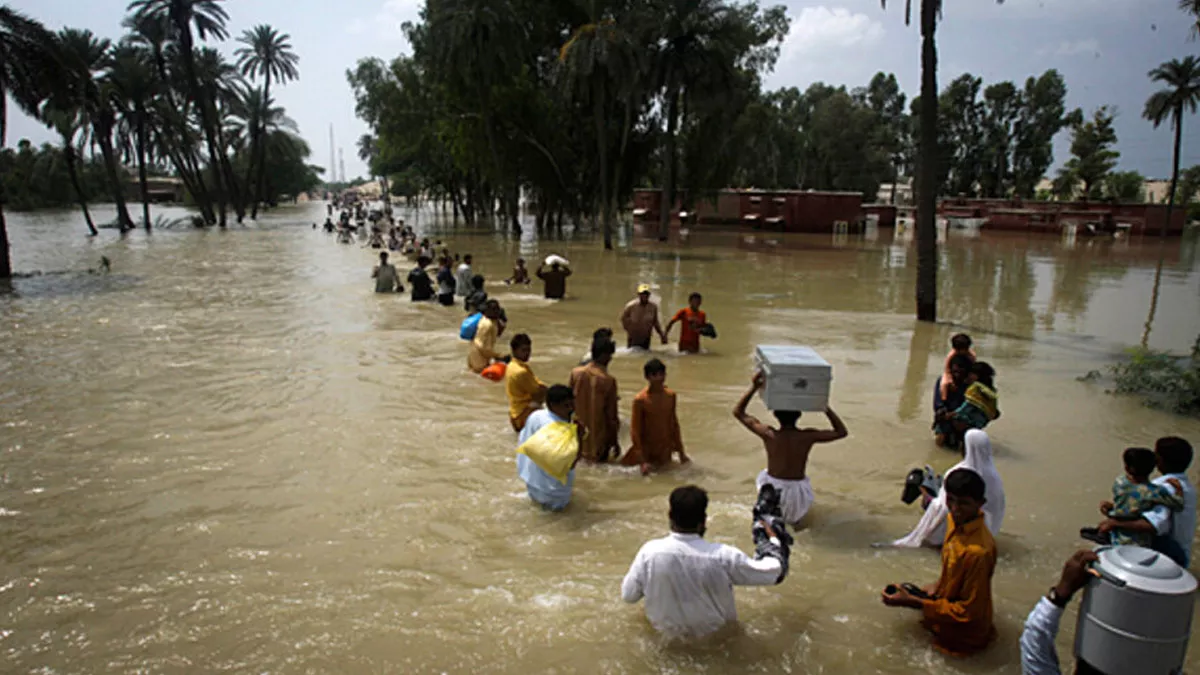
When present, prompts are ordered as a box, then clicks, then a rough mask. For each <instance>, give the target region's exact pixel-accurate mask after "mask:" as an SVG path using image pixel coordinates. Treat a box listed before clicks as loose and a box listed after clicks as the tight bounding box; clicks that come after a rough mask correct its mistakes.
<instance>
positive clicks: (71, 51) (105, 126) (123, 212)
mask: <svg viewBox="0 0 1200 675" xmlns="http://www.w3.org/2000/svg"><path fill="white" fill-rule="evenodd" d="M57 46H58V50H59V52H60V54H61V56H62V61H63V66H64V68H65V69H66V71H67V73H68V76H69V80H68V81H67V83H66V86H65V87H64V88H63V89H61V90H59V91H58V92H56V93H57V94H58V95H60V96H62V97H65V100H69V101H71V102H72V103H73V104H75V105H77V106H78V107H79V109H80V110H81V111H82V112H83V114H84V115H85V116H86V118H87V121H88V123H89V124H90V125H91V128H92V142H93V143H95V144H96V145H97V146H99V147H100V156H101V157H102V158H103V159H104V168H105V173H106V174H107V176H108V189H109V191H110V193H111V195H112V198H113V203H114V204H115V205H116V207H117V227H118V228H120V229H121V231H125V230H127V229H130V228H132V227H133V219H132V218H130V216H129V209H128V207H127V206H126V203H125V181H124V177H123V175H122V174H123V170H122V168H121V166H120V165H119V163H118V162H117V153H116V150H115V148H114V146H113V133H114V131H115V130H116V126H117V114H116V110H115V109H114V107H113V100H112V96H113V91H112V89H111V87H110V86H109V85H108V83H107V82H104V81H103V80H102V79H99V78H98V77H97V76H98V75H99V74H100V72H101V70H102V69H103V67H104V66H105V64H107V62H108V55H109V51H110V50H111V49H112V42H110V41H109V40H108V39H106V38H98V37H96V36H95V35H94V34H92V32H91V31H89V30H79V29H77V28H64V29H62V30H61V31H59V32H58V36H57Z"/></svg>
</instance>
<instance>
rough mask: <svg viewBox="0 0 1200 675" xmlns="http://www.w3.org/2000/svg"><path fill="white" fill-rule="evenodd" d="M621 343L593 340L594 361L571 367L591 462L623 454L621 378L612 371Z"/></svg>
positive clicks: (578, 415)
mask: <svg viewBox="0 0 1200 675" xmlns="http://www.w3.org/2000/svg"><path fill="white" fill-rule="evenodd" d="M616 350H617V345H616V344H615V343H614V342H613V341H612V340H610V339H608V338H604V337H601V338H597V339H596V340H593V341H592V361H591V363H589V364H587V365H585V366H579V367H578V368H576V369H574V370H572V371H571V379H570V380H569V381H568V384H569V386H570V387H571V389H572V391H574V392H575V419H577V420H578V421H579V423H580V424H581V425H582V426H583V428H584V429H587V434H586V435H585V436H584V437H583V449H582V451H581V454H582V456H583V457H584V458H585V459H587V460H588V461H591V462H607V461H608V460H609V459H610V456H611V458H615V457H617V456H618V455H620V454H621V448H620V446H619V445H618V444H617V431H618V429H620V426H621V423H620V420H618V419H617V380H616V378H614V377H613V376H612V375H609V374H608V364H609V363H610V362H612V357H613V353H614V352H616Z"/></svg>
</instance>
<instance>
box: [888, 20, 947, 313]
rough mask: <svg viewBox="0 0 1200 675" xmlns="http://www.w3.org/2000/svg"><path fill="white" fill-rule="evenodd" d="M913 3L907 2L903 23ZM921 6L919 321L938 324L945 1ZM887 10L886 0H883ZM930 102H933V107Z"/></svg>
mask: <svg viewBox="0 0 1200 675" xmlns="http://www.w3.org/2000/svg"><path fill="white" fill-rule="evenodd" d="M912 3H913V0H904V23H905V25H908V24H909V23H911V21H912ZM920 3H921V101H923V102H924V103H925V105H922V106H921V118H920V123H919V126H918V133H917V137H918V146H917V147H918V150H917V176H916V186H915V187H916V190H917V199H916V202H917V320H918V321H931V322H932V321H937V267H938V262H937V255H938V254H937V213H936V211H937V192H936V190H937V183H938V179H937V176H938V167H937V161H936V159H937V155H938V150H937V141H938V133H937V116H938V107H937V105H936V101H937V100H938V97H937V96H938V91H937V37H936V36H937V20H938V15H939V14H941V11H942V0H920ZM880 4H882V5H883V7H884V8H885V9H886V8H887V0H880ZM930 102H934V104H933V105H930Z"/></svg>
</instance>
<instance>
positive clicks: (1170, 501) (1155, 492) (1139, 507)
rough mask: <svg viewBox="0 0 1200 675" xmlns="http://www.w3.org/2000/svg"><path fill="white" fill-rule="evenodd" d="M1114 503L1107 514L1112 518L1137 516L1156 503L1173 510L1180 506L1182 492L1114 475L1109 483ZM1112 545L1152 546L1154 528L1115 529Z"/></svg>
mask: <svg viewBox="0 0 1200 675" xmlns="http://www.w3.org/2000/svg"><path fill="white" fill-rule="evenodd" d="M1112 496H1113V507H1112V509H1111V510H1109V512H1108V517H1109V518H1112V519H1114V520H1136V519H1138V518H1141V517H1142V514H1143V513H1146V512H1147V511H1149V510H1151V509H1152V508H1153V507H1155V506H1165V507H1167V508H1168V509H1171V510H1172V511H1179V510H1181V509H1182V508H1183V496H1182V495H1179V494H1176V493H1175V491H1174V490H1171V489H1169V487H1168V486H1166V485H1159V484H1156V483H1135V482H1133V481H1131V480H1129V476H1127V475H1125V474H1122V475H1120V476H1117V479H1116V480H1114V481H1113V485H1112ZM1110 536H1111V539H1112V544H1113V546H1122V545H1124V546H1141V547H1144V548H1152V547H1153V544H1154V533H1153V532H1133V531H1130V530H1121V529H1114V530H1113V531H1112V532H1111V533H1110Z"/></svg>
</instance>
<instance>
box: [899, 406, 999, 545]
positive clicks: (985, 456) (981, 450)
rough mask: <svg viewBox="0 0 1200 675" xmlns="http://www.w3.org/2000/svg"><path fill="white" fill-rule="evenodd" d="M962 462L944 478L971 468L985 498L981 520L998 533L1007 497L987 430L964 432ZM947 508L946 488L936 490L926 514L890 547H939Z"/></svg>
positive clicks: (942, 536)
mask: <svg viewBox="0 0 1200 675" xmlns="http://www.w3.org/2000/svg"><path fill="white" fill-rule="evenodd" d="M963 454H964V456H963V461H961V462H959V463H958V464H955V465H954V466H952V467H950V470H949V471H947V472H946V475H945V477H946V478H949V477H950V474H952V473H954V472H955V471H958V470H959V469H970V470H971V471H974V472H975V473H977V474H979V477H980V478H982V479H983V485H984V492H983V494H984V497H985V498H986V499H987V501H986V502H984V504H983V522H984V524H985V525H987V529H988V532H1000V530H1001V528H1002V527H1003V526H1004V513H1005V510H1006V509H1007V506H1008V500H1007V499H1006V498H1005V496H1004V481H1003V480H1001V478H1000V471H999V469H997V468H996V462H995V459H994V458H993V456H992V439H990V438H989V437H988V435H987V432H986V431H982V430H980V429H971V430H970V431H968V432H967V433H966V434H965V443H964V446H963ZM949 514H950V508H949V507H948V506H946V491H945V490H939V491H938V494H937V497H936V498H935V499H934V500H933V501H932V502H930V503H929V506H928V507H926V509H925V513H924V514H923V515H922V516H921V520H920V521H919V522H918V523H917V526H916V527H914V528H913V530H912V532H909V533H908V534H907V535H905V536H904V537H902V538H900V539H897V540H895V541H893V542H892V545H893V546H900V547H903V548H917V547H920V546H926V545H929V546H941V545H942V541H943V540H944V539H945V537H946V518H947V517H948V516H949Z"/></svg>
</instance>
